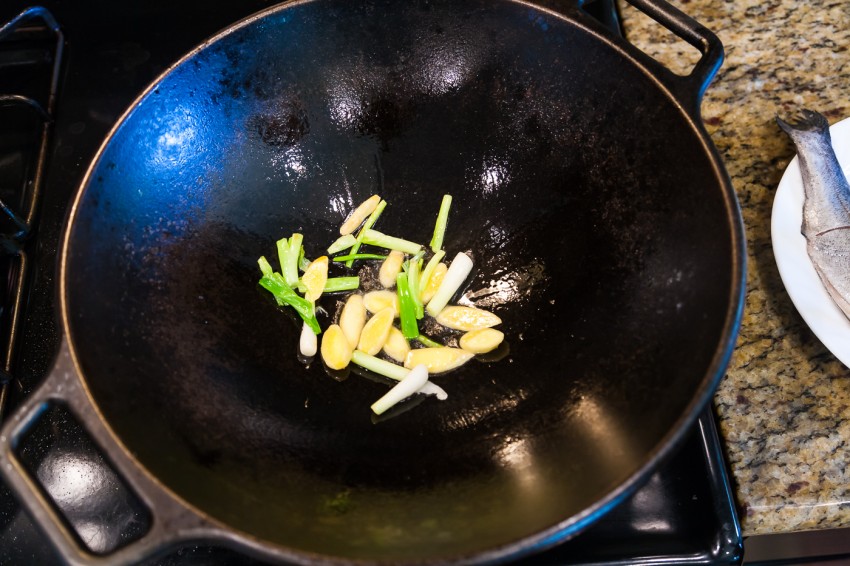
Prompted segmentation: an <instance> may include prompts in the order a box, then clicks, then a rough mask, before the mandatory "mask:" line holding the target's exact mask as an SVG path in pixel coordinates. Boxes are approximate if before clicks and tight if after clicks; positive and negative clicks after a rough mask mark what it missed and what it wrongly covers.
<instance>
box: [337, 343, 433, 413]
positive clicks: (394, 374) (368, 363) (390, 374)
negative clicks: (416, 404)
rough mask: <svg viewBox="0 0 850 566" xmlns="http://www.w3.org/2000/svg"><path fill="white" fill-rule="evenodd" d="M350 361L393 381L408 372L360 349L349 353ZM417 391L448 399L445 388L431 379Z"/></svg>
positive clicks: (400, 378) (399, 379) (403, 376)
mask: <svg viewBox="0 0 850 566" xmlns="http://www.w3.org/2000/svg"><path fill="white" fill-rule="evenodd" d="M351 361H352V363H354V364H356V365H358V366H360V367H362V368H365V369H368V370H369V371H371V372H374V373H377V374H378V375H383V376H384V377H387V378H389V379H392V380H394V381H401V380H402V379H404V378H405V376H406V375H407V374H408V373H410V370H409V369H407V368H404V367H401V366H397V365H395V364H394V363H392V362H388V361H386V360H382V359H381V358H376V357H375V356H370V355H369V354H367V353H366V352H361V351H360V350H354V353H353V354H351ZM419 393H423V394H425V395H436V396H437V399H439V400H440V401H445V400H446V399H448V395H447V394H446V392H445V390H443V388H442V387H440V386H439V385H437V384H436V383H434V382H433V381H429V382H428V383H426V384H425V385H424V386H423V387H422V388H421V389H420V390H419Z"/></svg>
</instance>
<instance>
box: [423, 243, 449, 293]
mask: <svg viewBox="0 0 850 566" xmlns="http://www.w3.org/2000/svg"><path fill="white" fill-rule="evenodd" d="M445 255H446V251H445V250H440V251H438V252H437V253H435V254H434V255H433V256H432V257H431V259H430V260H428V263H427V264H426V265H425V269H423V270H422V276H421V277H420V278H419V293H420V294H421V293H422V291H424V290H425V285H427V284H428V280H429V279H431V275H433V274H434V270H435V269H437V266H438V265H440V260H442V259H443V256H445Z"/></svg>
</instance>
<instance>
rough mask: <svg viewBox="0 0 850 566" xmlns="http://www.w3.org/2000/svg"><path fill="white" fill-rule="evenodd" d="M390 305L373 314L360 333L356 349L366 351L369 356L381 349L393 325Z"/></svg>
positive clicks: (393, 315)
mask: <svg viewBox="0 0 850 566" xmlns="http://www.w3.org/2000/svg"><path fill="white" fill-rule="evenodd" d="M394 317H395V314H394V313H393V309H392V307H387V308H385V309H383V310H382V311H379V312H378V313H376V314H375V316H373V317H372V318H370V319H369V321H368V322H367V323H366V325H365V326H364V327H363V331H362V332H361V333H360V341H359V342H358V344H357V349H358V350H362V351H363V352H366V353H367V354H369V355H370V356H374V355H375V354H377V353H378V352H380V351H381V348H383V347H384V344H385V343H386V341H387V337H388V336H389V335H390V328H392V326H393V318H394Z"/></svg>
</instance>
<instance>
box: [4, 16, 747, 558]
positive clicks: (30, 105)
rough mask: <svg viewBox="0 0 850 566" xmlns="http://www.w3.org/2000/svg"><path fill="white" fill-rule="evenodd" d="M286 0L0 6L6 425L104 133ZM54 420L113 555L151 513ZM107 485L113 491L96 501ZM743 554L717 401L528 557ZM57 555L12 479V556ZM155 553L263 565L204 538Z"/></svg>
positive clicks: (45, 343) (42, 464) (68, 503)
mask: <svg viewBox="0 0 850 566" xmlns="http://www.w3.org/2000/svg"><path fill="white" fill-rule="evenodd" d="M271 1H272V0H244V1H243V2H239V3H235V2H230V3H222V4H221V5H219V6H217V7H216V9H215V10H210V9H209V5H208V3H207V2H205V0H143V1H135V0H134V1H128V2H112V1H110V0H90V1H89V2H86V3H85V5H81V4H79V3H64V2H62V1H61V0H44V5H45V8H41V7H39V8H27V7H26V5H25V4H24V3H23V1H22V0H6V1H5V2H3V3H2V4H0V26H2V27H0V250H2V253H0V269H2V273H0V332H2V335H0V347H2V348H4V351H3V354H2V355H3V358H2V359H0V361H1V362H2V364H3V365H2V367H0V370H4V371H2V373H0V376H2V377H0V386H2V389H0V421H2V416H3V414H4V411H5V413H6V414H8V412H9V411H11V410H13V409H14V406H15V404H16V401H19V400H20V399H21V398H24V397H25V396H26V395H27V394H28V393H29V392H30V391H31V390H32V389H33V388H34V387H35V386H37V384H38V382H39V381H40V380H41V378H43V377H44V375H46V373H47V371H48V369H49V368H50V366H51V363H52V360H53V357H54V356H55V353H56V350H57V348H58V344H59V333H60V330H59V329H58V328H57V327H56V324H55V304H54V303H55V299H54V297H55V281H54V276H53V274H54V271H55V259H56V255H57V250H58V246H59V241H60V237H61V228H62V225H63V221H64V218H65V214H66V211H67V208H68V206H69V204H70V201H71V198H72V196H73V194H74V192H75V191H76V189H77V187H78V186H79V183H80V181H81V180H82V176H83V173H84V169H85V167H86V165H87V164H88V163H89V162H90V161H91V159H92V158H93V156H94V154H95V152H96V151H97V149H98V147H99V145H100V143H101V142H102V140H103V139H104V137H105V136H106V134H107V133H108V131H109V130H110V129H111V128H112V126H113V125H114V123H115V121H116V120H117V119H118V117H119V116H120V115H121V113H122V112H123V110H124V109H125V108H126V107H127V106H128V105H129V104H130V103H131V102H132V101H133V99H134V98H135V97H136V96H137V95H138V94H139V93H140V92H141V91H142V90H143V89H144V87H145V86H146V85H147V84H148V83H150V82H151V81H152V80H153V79H154V78H156V76H158V75H159V74H160V73H161V72H162V71H164V70H165V69H166V68H167V67H168V66H169V65H171V64H172V63H173V62H174V61H176V60H177V59H178V58H179V57H181V56H182V55H183V54H184V53H185V52H187V51H189V50H190V49H191V48H192V47H194V46H195V45H197V44H198V43H200V42H201V41H203V40H204V39H206V38H207V37H209V36H211V35H212V34H214V33H215V32H216V31H218V30H220V29H222V28H224V27H226V26H227V25H229V24H231V23H232V22H234V21H237V20H239V19H240V18H243V17H245V16H248V15H250V14H251V13H253V12H255V11H257V10H260V9H263V8H266V7H268V6H269V5H270V3H271ZM48 9H49V10H50V12H48V11H47V10H48ZM587 11H588V12H589V13H591V14H592V15H594V16H595V17H597V18H598V19H599V20H600V21H602V22H603V23H604V24H605V25H607V26H609V28H611V29H612V30H613V31H614V32H616V33H619V25H618V19H617V12H616V9H615V8H614V5H613V3H612V1H611V0H597V1H596V2H589V3H587ZM51 13H52V14H54V15H55V16H57V19H58V21H61V22H62V24H63V29H64V32H65V36H66V37H67V38H68V54H69V56H68V57H66V58H65V59H66V60H65V61H64V63H63V62H62V61H61V60H62V54H63V48H64V41H65V39H64V37H63V33H62V32H61V31H60V30H59V27H58V25H57V23H56V20H54V18H53V16H51ZM163 14H167V17H164V16H163ZM4 21H8V23H6V24H5V25H4V24H3V23H2V22H4ZM71 54H73V55H71ZM60 68H61V69H62V74H61V76H60ZM60 83H61V86H62V92H61V96H58V97H57V92H58V88H59V84H60ZM39 211H40V212H39ZM36 223H37V227H36ZM43 421H44V422H43V423H42V424H43V426H40V427H39V431H37V432H38V434H34V435H33V437H32V438H30V439H28V441H25V442H24V443H23V446H22V447H21V452H22V458H23V459H24V460H25V461H27V463H28V466H30V467H31V468H33V469H37V470H49V469H55V470H58V471H60V472H66V473H68V472H69V471H72V470H75V469H82V468H84V471H85V474H82V472H81V474H80V475H79V476H74V477H70V475H68V476H67V477H65V476H61V475H54V476H47V477H48V481H43V484H47V485H44V487H45V489H46V490H47V491H48V492H51V485H50V481H49V479H50V478H52V479H55V480H68V482H70V484H69V483H68V482H64V483H63V481H59V482H58V484H57V485H58V487H57V489H64V490H66V492H65V495H68V493H70V492H67V489H68V486H69V485H71V484H73V485H75V486H76V488H78V489H81V491H78V497H76V498H74V497H65V498H57V501H58V506H59V507H60V508H61V509H62V511H63V513H64V514H65V515H66V518H68V522H69V525H70V526H71V527H72V528H73V529H75V530H76V531H77V533H78V534H79V535H80V538H81V539H82V542H83V544H84V545H86V546H88V547H89V548H90V549H91V550H94V551H95V552H100V551H103V552H109V551H110V549H114V548H117V547H120V546H121V545H122V544H126V543H127V542H128V541H129V540H132V539H134V538H136V537H137V536H139V533H140V532H143V530H144V528H145V526H144V525H145V521H146V520H147V513H146V510H145V509H144V508H142V509H139V508H138V506H137V503H136V502H134V501H133V500H132V497H130V496H128V492H127V491H126V489H124V488H123V487H122V485H121V483H120V482H117V481H115V476H114V473H112V472H111V470H110V469H109V467H108V465H107V463H106V462H105V460H104V459H103V458H102V457H101V456H100V455H99V452H98V451H97V449H96V447H94V446H93V445H92V443H91V441H90V440H89V439H88V437H87V435H86V434H85V432H84V431H83V430H82V428H81V427H80V426H79V425H78V424H76V423H75V422H73V420H72V419H70V417H69V415H68V414H67V412H66V411H65V412H63V411H61V410H51V411H48V412H47V413H46V414H45V418H44V419H43ZM80 463H85V464H86V465H85V466H80ZM37 475H38V477H39V478H40V479H43V478H44V476H42V475H41V474H37ZM66 475H67V474H66ZM92 493H96V494H99V495H100V496H101V498H100V499H97V500H96V501H95V500H91V499H89V500H86V499H85V497H87V496H90V495H91V494H92ZM104 509H106V510H108V513H104V512H103V510H104ZM741 559H742V537H741V531H740V526H739V523H738V519H737V515H736V513H735V504H734V500H733V497H732V493H731V489H730V485H729V480H728V477H727V474H726V468H725V464H724V460H723V454H722V448H721V445H720V442H719V439H718V437H717V432H716V430H715V425H714V417H713V414H712V412H711V410H710V409H707V410H706V411H705V412H704V413H703V414H702V415H701V417H700V419H699V420H698V422H697V423H696V425H695V426H694V429H693V430H692V431H691V433H690V434H689V435H688V436H687V438H686V439H685V441H684V443H683V446H682V447H681V449H680V450H679V451H678V452H677V453H676V454H674V455H673V456H672V457H671V458H670V460H669V461H668V462H667V463H666V464H665V465H664V466H663V467H662V468H661V469H659V471H658V472H657V473H656V474H655V475H653V476H652V478H650V480H649V482H648V483H647V484H646V486H645V487H643V488H642V489H640V490H639V491H638V492H637V493H635V494H634V495H633V496H632V497H630V498H629V499H627V500H626V501H624V502H622V503H621V504H620V505H619V506H617V507H616V508H615V509H613V510H612V511H611V512H610V513H609V514H608V515H606V516H605V517H604V518H603V519H602V520H601V521H599V522H597V523H596V524H594V525H593V526H592V527H591V528H590V529H588V530H587V531H585V532H584V533H582V534H581V535H579V536H578V537H576V538H575V539H573V540H570V541H568V542H566V543H563V544H561V545H559V546H557V547H555V548H554V549H552V550H549V551H547V552H545V553H543V554H540V555H538V556H534V557H532V558H529V559H527V560H525V561H523V563H524V564H562V563H569V564H597V565H608V566H612V565H626V564H738V563H740V561H741ZM57 562H58V559H57V556H56V554H55V553H54V551H53V550H52V549H51V547H50V544H49V543H48V542H47V539H46V538H45V537H44V535H43V534H42V532H41V531H40V530H39V529H38V528H37V527H36V526H35V525H34V524H33V523H32V521H31V520H30V518H29V517H28V515H27V514H26V513H25V512H23V511H22V510H21V508H20V507H19V506H18V504H17V502H16V501H15V499H14V497H13V496H12V494H11V493H10V492H9V490H8V489H7V488H6V487H5V486H4V485H3V484H2V483H0V564H52V563H57ZM145 564H150V565H153V564H157V565H174V566H183V565H186V564H206V565H213V564H256V562H255V561H254V560H252V559H249V558H246V557H244V556H241V555H239V554H237V553H235V552H234V551H232V550H228V549H224V548H219V547H211V546H205V545H199V546H190V547H186V548H181V549H176V550H175V551H173V552H172V553H171V554H169V555H167V556H164V557H159V558H157V559H154V560H150V561H147V562H146V563H145Z"/></svg>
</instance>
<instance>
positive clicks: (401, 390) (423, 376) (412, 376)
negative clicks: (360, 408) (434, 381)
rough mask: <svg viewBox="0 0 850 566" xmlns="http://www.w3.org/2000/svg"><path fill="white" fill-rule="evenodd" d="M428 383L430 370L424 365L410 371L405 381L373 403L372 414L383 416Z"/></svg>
mask: <svg viewBox="0 0 850 566" xmlns="http://www.w3.org/2000/svg"><path fill="white" fill-rule="evenodd" d="M426 383H428V368H426V367H425V366H424V365H418V366H416V367H415V368H413V369H412V370H410V373H408V374H407V375H406V376H404V379H402V380H401V381H399V382H398V383H397V384H396V385H395V387H393V388H392V389H390V390H389V391H387V392H386V393H385V394H384V396H383V397H381V398H380V399H378V400H377V401H375V402H374V403H372V412H374V413H375V414H376V415H380V414H382V413H383V412H385V411H387V410H388V409H391V408H392V407H393V406H395V405H396V404H397V403H399V402H401V401H404V400H405V399H407V398H408V397H410V396H411V395H414V394H416V393H417V392H418V391H419V390H420V389H422V387H423V386H424V385H425V384H426Z"/></svg>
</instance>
